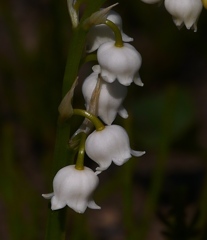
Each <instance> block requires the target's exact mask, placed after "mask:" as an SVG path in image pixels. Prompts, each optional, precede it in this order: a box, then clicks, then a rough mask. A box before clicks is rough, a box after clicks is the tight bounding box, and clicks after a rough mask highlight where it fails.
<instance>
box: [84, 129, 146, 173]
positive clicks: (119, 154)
mask: <svg viewBox="0 0 207 240" xmlns="http://www.w3.org/2000/svg"><path fill="white" fill-rule="evenodd" d="M85 150H86V153H87V155H88V156H89V157H90V158H91V159H92V160H93V161H95V162H96V163H97V164H98V165H99V167H97V168H96V170H97V172H96V173H97V174H98V173H100V172H101V171H103V170H106V169H107V168H108V167H109V166H110V165H111V163H112V162H114V163H115V164H116V165H118V166H120V165H122V164H124V163H125V162H126V161H127V160H128V159H129V158H131V157H132V155H133V156H136V157H139V156H142V155H143V154H144V153H145V152H141V151H134V150H132V149H131V148H130V144H129V137H128V135H127V133H126V131H125V130H124V128H122V127H121V126H118V125H110V126H106V127H105V128H104V129H103V130H102V131H96V130H95V131H94V132H92V133H91V134H90V135H89V136H88V138H87V139H86V145H85Z"/></svg>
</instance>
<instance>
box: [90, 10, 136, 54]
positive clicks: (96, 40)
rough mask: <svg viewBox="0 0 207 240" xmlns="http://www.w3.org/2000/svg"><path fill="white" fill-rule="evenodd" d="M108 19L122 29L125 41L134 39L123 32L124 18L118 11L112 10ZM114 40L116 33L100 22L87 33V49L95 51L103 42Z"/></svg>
mask: <svg viewBox="0 0 207 240" xmlns="http://www.w3.org/2000/svg"><path fill="white" fill-rule="evenodd" d="M107 19H108V20H110V21H112V22H113V23H114V24H116V25H117V27H118V28H119V29H120V31H121V35H122V39H123V41H124V42H131V41H133V38H131V37H128V36H127V35H126V34H125V33H123V31H122V19H121V16H120V15H119V14H118V13H117V12H115V11H113V10H110V12H109V14H108V16H107ZM114 40H115V37H114V33H113V31H112V30H111V29H110V28H109V27H108V26H107V25H105V24H100V25H96V26H93V27H91V28H90V30H89V32H88V35H87V42H86V50H87V52H89V53H90V52H93V51H95V50H97V49H98V48H99V47H100V46H101V44H103V43H105V42H109V41H114Z"/></svg>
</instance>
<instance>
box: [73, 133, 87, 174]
mask: <svg viewBox="0 0 207 240" xmlns="http://www.w3.org/2000/svg"><path fill="white" fill-rule="evenodd" d="M86 137H87V135H86V133H82V136H81V141H80V145H79V150H78V157H77V161H76V164H75V168H76V169H77V170H83V169H84V155H85V142H86Z"/></svg>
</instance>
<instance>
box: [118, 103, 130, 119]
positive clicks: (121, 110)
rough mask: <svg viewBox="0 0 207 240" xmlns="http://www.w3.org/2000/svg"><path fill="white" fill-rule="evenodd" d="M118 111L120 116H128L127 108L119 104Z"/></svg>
mask: <svg viewBox="0 0 207 240" xmlns="http://www.w3.org/2000/svg"><path fill="white" fill-rule="evenodd" d="M118 113H119V115H120V116H121V117H122V118H128V116H129V114H128V112H127V110H126V109H125V108H124V107H123V106H120V108H119V111H118Z"/></svg>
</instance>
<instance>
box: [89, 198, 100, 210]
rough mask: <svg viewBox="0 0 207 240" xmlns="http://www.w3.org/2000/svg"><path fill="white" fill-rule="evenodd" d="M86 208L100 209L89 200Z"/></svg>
mask: <svg viewBox="0 0 207 240" xmlns="http://www.w3.org/2000/svg"><path fill="white" fill-rule="evenodd" d="M88 207H89V208H91V209H101V207H100V206H98V205H97V204H96V203H95V202H94V201H93V200H90V201H89V202H88Z"/></svg>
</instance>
